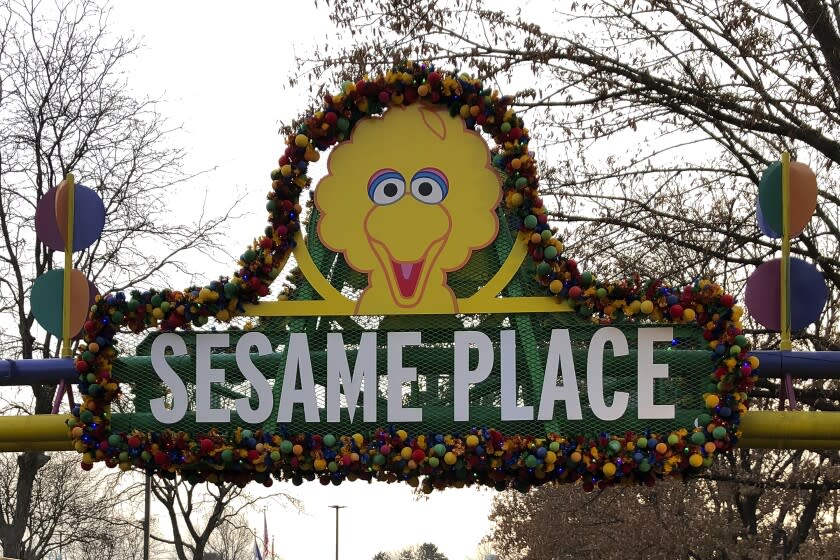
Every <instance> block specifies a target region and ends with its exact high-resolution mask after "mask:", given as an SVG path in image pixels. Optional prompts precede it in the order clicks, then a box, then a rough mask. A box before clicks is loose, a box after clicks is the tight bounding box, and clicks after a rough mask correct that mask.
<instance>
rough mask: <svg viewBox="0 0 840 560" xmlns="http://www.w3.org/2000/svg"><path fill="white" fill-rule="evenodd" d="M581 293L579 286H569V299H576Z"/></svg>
mask: <svg viewBox="0 0 840 560" xmlns="http://www.w3.org/2000/svg"><path fill="white" fill-rule="evenodd" d="M581 293H582V290H581V289H580V286H572V287H571V288H569V298H570V299H578V298H579V297H580V294H581Z"/></svg>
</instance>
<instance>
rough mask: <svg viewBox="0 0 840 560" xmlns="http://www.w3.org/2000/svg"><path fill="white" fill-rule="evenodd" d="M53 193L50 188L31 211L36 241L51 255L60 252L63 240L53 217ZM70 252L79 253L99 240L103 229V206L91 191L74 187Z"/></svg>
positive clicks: (86, 188) (54, 190)
mask: <svg viewBox="0 0 840 560" xmlns="http://www.w3.org/2000/svg"><path fill="white" fill-rule="evenodd" d="M55 196H56V189H55V188H52V189H50V190H48V191H47V193H46V194H45V195H44V196H42V197H41V200H39V201H38V207H37V208H36V209H35V231H36V232H37V235H38V239H40V240H41V241H42V242H43V243H44V245H46V246H47V247H49V248H50V249H52V250H53V251H64V237H63V236H62V234H61V229H62V228H59V226H58V223H57V222H56V216H55ZM73 197H74V200H73V209H74V215H73V251H83V250H84V249H87V248H88V247H90V246H91V245H92V244H93V242H95V241H96V240H97V239H99V236H100V235H101V234H102V228H103V227H105V204H104V203H103V202H102V199H101V198H100V197H99V195H98V194H96V191H94V190H93V189H91V188H88V187H86V186H84V185H79V184H77V185H76V188H75V192H74V193H73Z"/></svg>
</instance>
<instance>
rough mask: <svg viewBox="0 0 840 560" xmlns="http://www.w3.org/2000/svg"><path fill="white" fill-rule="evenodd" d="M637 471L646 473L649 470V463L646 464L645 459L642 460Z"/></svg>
mask: <svg viewBox="0 0 840 560" xmlns="http://www.w3.org/2000/svg"><path fill="white" fill-rule="evenodd" d="M639 470H640V471H642V472H648V471H649V470H650V463H648V462H647V459H642V462H641V463H639Z"/></svg>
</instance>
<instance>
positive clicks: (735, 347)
mask: <svg viewBox="0 0 840 560" xmlns="http://www.w3.org/2000/svg"><path fill="white" fill-rule="evenodd" d="M740 353H741V347H740V346H738V345H737V344H733V345H732V347H730V348H729V355H730V356H737V355H738V354H740Z"/></svg>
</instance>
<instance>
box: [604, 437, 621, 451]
mask: <svg viewBox="0 0 840 560" xmlns="http://www.w3.org/2000/svg"><path fill="white" fill-rule="evenodd" d="M607 448H608V449H609V450H610V453H612V454H613V455H615V454H616V453H618V452H619V451H621V442H620V441H618V440H615V439H614V440H612V441H610V443H609V444H607Z"/></svg>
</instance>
